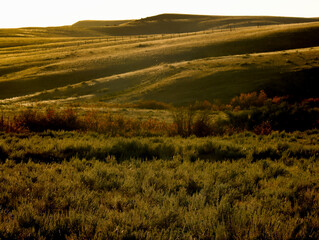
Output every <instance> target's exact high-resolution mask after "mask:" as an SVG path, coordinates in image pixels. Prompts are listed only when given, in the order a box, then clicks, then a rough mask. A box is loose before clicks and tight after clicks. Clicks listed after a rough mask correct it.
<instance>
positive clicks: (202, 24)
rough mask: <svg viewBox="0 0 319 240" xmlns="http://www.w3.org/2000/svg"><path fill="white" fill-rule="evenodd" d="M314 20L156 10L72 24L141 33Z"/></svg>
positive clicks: (103, 30) (109, 31)
mask: <svg viewBox="0 0 319 240" xmlns="http://www.w3.org/2000/svg"><path fill="white" fill-rule="evenodd" d="M317 21H319V18H297V17H273V16H209V15H190V14H160V15H156V16H151V17H147V18H142V19H138V20H115V21H112V20H105V21H103V20H99V21H96V20H85V21H79V22H77V23H75V24H73V25H72V26H73V27H81V28H88V29H91V30H94V31H98V32H100V33H103V34H107V35H142V34H166V33H185V32H197V31H205V30H209V29H216V28H227V27H232V28H239V27H250V26H265V25H279V24H293V23H306V22H317Z"/></svg>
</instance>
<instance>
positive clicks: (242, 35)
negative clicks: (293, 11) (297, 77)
mask: <svg viewBox="0 0 319 240" xmlns="http://www.w3.org/2000/svg"><path fill="white" fill-rule="evenodd" d="M318 29H319V24H318V23H304V24H289V25H284V26H283V25H279V26H264V27H259V28H257V27H243V28H238V29H236V31H206V32H205V31H202V32H197V33H192V34H186V33H183V34H174V35H167V34H165V35H147V36H143V38H141V37H138V36H123V37H108V36H103V37H81V38H74V37H71V38H30V37H29V38H26V37H24V38H23V37H19V38H12V37H11V38H3V39H0V46H2V48H0V56H1V58H0V73H1V76H0V86H1V89H2V90H0V93H1V97H2V99H4V98H12V97H17V96H24V95H30V94H31V95H30V96H29V97H23V99H30V100H32V99H34V94H35V96H36V98H37V99H38V100H41V101H42V100H52V99H56V100H57V99H59V98H62V99H72V101H73V100H74V99H76V98H80V97H81V99H82V98H83V96H94V99H100V98H102V99H104V100H106V101H131V100H136V99H155V100H160V101H165V99H167V100H166V101H167V102H173V103H183V102H189V101H193V100H196V99H198V100H204V99H208V100H213V99H216V98H219V99H222V100H224V101H225V100H229V99H230V98H231V97H234V96H235V95H238V94H239V93H241V92H251V91H254V90H258V89H256V88H258V86H259V85H260V83H263V82H267V80H269V79H270V78H272V77H273V76H275V75H278V74H279V73H280V72H293V71H301V70H304V69H311V68H316V67H318V60H317V57H316V54H318V49H317V48H316V46H317V42H316V38H314V39H312V40H305V41H302V39H303V38H304V37H306V36H308V35H309V34H310V35H311V36H313V35H312V34H314V33H316V31H318ZM307 34H308V35H307ZM304 35H305V36H304ZM277 37H279V39H280V37H281V38H283V39H281V41H278V39H277ZM275 39H277V41H278V42H279V43H278V42H275ZM298 39H299V40H298ZM285 41H286V42H285ZM287 41H288V42H287ZM293 41H295V42H293ZM9 43H10V44H11V45H12V46H14V44H15V47H5V46H7V45H8V44H9ZM286 43H288V44H286ZM286 45H287V46H286ZM305 47H310V48H305ZM283 50H286V51H285V52H282V51H283ZM297 51H298V52H297ZM256 72H257V73H256ZM237 73H239V75H238V77H237V76H236V74H237ZM240 74H241V75H244V76H241V75H240ZM215 75H217V76H218V77H217V80H216V81H215V80H214V79H215ZM236 78H238V81H237V82H236V83H232V82H233V81H234V79H236ZM221 83H223V84H221ZM194 84H195V85H194ZM227 84H228V85H229V89H230V90H228V91H226V92H225V87H226V85H227ZM241 86H243V87H241ZM193 87H195V89H196V87H197V89H196V90H197V92H195V93H194V91H192V90H193ZM198 88H200V89H198ZM101 89H107V91H102V90H101ZM176 89H178V90H177V91H176ZM223 89H224V90H223ZM172 92H177V95H176V96H175V97H174V96H173V95H172ZM191 95H193V97H192V96H191ZM30 97H31V98H30ZM16 100H19V98H16V99H15V101H16Z"/></svg>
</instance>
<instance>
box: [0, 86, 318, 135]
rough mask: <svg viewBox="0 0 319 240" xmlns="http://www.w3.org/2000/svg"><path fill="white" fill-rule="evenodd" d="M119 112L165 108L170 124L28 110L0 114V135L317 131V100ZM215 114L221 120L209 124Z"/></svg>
mask: <svg viewBox="0 0 319 240" xmlns="http://www.w3.org/2000/svg"><path fill="white" fill-rule="evenodd" d="M122 107H135V108H152V109H167V110H169V111H171V115H172V118H173V122H172V123H171V122H166V121H159V120H157V119H148V120H138V119H135V118H128V117H124V116H123V115H120V114H112V113H106V114H101V113H99V112H98V111H94V110H91V111H86V112H85V113H80V111H79V110H76V109H75V108H66V109H62V110H57V109H54V108H52V107H49V108H46V109H45V110H37V109H28V110H24V111H22V112H21V113H17V114H14V115H13V116H4V115H2V117H1V119H0V130H1V131H4V132H43V131H46V130H55V131H57V130H65V131H82V132H87V131H92V132H98V133H103V134H106V135H108V136H123V137H132V136H182V137H189V136H191V135H195V136H197V137H206V136H216V135H224V134H233V133H237V132H243V131H251V132H254V133H255V134H260V135H267V134H270V133H271V132H272V131H287V132H293V131H305V130H309V129H314V128H318V126H319V110H318V107H319V99H318V98H309V99H304V100H302V101H299V102H296V101H295V99H293V98H291V97H289V96H286V97H277V96H275V97H273V98H269V97H267V95H266V94H265V92H264V91H260V92H259V93H257V92H253V93H248V94H241V95H240V96H238V97H235V98H233V99H232V100H231V101H230V103H229V104H212V103H210V102H208V101H204V102H195V103H194V104H191V105H189V106H188V107H178V108H174V107H172V106H171V105H169V104H165V103H161V102H156V101H141V102H138V103H136V104H128V105H122ZM216 111H219V112H220V111H222V112H223V113H224V114H225V116H226V117H224V118H217V119H216V118H215V119H213V117H212V115H213V114H214V113H216Z"/></svg>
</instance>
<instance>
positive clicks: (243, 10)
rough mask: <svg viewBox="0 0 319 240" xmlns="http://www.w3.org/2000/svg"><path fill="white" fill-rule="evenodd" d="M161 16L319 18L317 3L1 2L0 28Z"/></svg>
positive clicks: (253, 0)
mask: <svg viewBox="0 0 319 240" xmlns="http://www.w3.org/2000/svg"><path fill="white" fill-rule="evenodd" d="M161 13H186V14H205V15H256V16H257V15H263V16H291V17H319V0H156V1H153V0H113V1H109V0H87V1H83V0H0V28H14V27H30V26H34V27H46V26H62V25H71V24H73V23H75V22H77V21H79V20H116V19H118V20H123V19H140V18H144V17H148V16H153V15H157V14H161Z"/></svg>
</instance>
